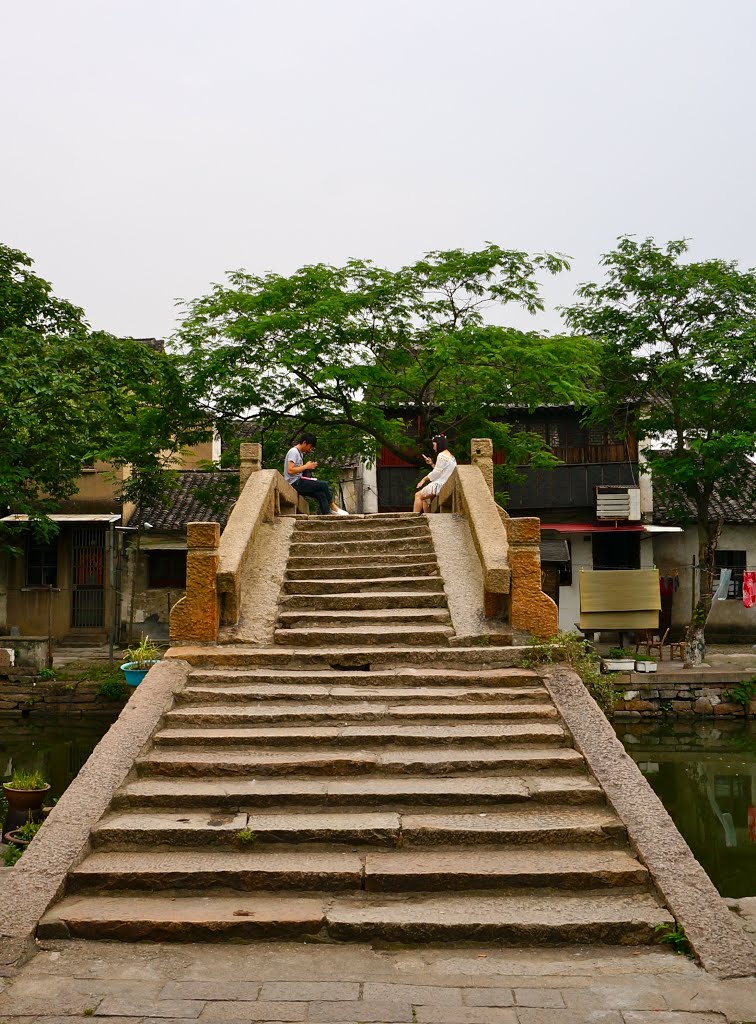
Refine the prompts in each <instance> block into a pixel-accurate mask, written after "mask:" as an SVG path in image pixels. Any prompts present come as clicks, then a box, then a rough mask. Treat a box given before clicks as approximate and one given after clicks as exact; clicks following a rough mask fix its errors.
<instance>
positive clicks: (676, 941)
mask: <svg viewBox="0 0 756 1024" xmlns="http://www.w3.org/2000/svg"><path fill="white" fill-rule="evenodd" d="M654 932H655V933H656V935H657V937H658V939H659V942H665V943H666V944H667V945H668V946H671V947H672V949H674V951H675V953H680V954H684V955H685V956H693V953H692V951H691V948H690V943H689V942H688V939H687V937H686V935H685V932H684V931H683V930H682V928H681V927H680V925H679V924H674V925H673V924H657V925H656V927H655V928H654Z"/></svg>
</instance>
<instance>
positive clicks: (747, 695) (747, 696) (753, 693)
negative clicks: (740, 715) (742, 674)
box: [722, 676, 756, 707]
mask: <svg viewBox="0 0 756 1024" xmlns="http://www.w3.org/2000/svg"><path fill="white" fill-rule="evenodd" d="M722 696H723V697H724V698H725V699H726V700H728V701H730V702H731V703H732V704H742V705H743V706H744V707H747V706H748V705H749V704H750V703H751V701H752V700H753V699H754V697H756V676H752V677H751V678H750V679H743V680H742V681H741V682H739V683H735V685H734V686H733V687H731V688H730V689H729V690H726V691H725V692H724V693H723V694H722Z"/></svg>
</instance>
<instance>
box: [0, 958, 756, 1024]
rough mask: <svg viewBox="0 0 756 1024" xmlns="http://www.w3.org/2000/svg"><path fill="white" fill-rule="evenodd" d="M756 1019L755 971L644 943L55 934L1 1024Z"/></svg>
mask: <svg viewBox="0 0 756 1024" xmlns="http://www.w3.org/2000/svg"><path fill="white" fill-rule="evenodd" d="M82 1017H91V1018H93V1019H94V1020H101V1021H103V1024H105V1022H107V1024H158V1022H159V1024H189V1022H200V1024H201V1022H204V1021H223V1022H225V1024H236V1022H239V1024H241V1022H245V1024H246V1022H251V1021H255V1022H258V1024H259V1022H263V1024H264V1022H268V1024H274V1022H282V1021H293V1022H308V1024H315V1022H319V1024H360V1022H364V1024H413V1022H416V1024H745V1022H748V1024H752V1022H754V1021H756V981H748V980H737V981H717V980H714V979H712V978H710V977H709V976H708V975H707V974H705V973H704V972H703V971H702V970H701V969H700V968H699V967H697V966H696V965H695V964H694V963H693V962H691V961H690V960H689V959H687V958H686V957H683V956H675V955H674V954H673V953H672V952H668V951H666V950H663V949H655V948H648V947H640V948H639V947H619V948H612V947H596V946H582V947H581V946H571V947H569V948H564V949H560V948H558V947H557V948H553V949H541V950H522V949H502V948H494V947H490V946H486V947H455V946H451V945H449V946H445V947H443V948H435V949H427V948H423V949H420V950H418V949H402V950H377V949H373V948H371V947H369V946H365V945H359V944H350V945H345V946H343V945H308V944H302V943H286V942H281V943H250V944H244V945H230V944H222V945H221V944H218V945H211V944H191V945H176V944H170V945H166V944H159V943H155V944H147V943H144V944H138V945H136V944H129V943H116V942H86V941H68V942H60V943H55V942H47V943H43V944H41V945H40V950H39V952H38V953H37V955H36V956H35V957H34V958H33V959H32V960H31V961H30V962H29V963H28V964H26V965H25V966H24V967H23V968H22V969H21V970H20V971H19V972H18V973H17V974H16V975H15V976H14V977H12V978H10V977H8V978H0V1024H21V1022H23V1024H71V1021H72V1019H74V1018H77V1019H81V1018H82Z"/></svg>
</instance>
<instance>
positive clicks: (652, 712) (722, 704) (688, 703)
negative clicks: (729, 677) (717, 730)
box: [614, 675, 756, 719]
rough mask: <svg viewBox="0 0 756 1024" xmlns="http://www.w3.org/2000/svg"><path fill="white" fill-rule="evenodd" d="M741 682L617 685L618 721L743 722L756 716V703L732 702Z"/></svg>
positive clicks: (664, 681)
mask: <svg viewBox="0 0 756 1024" xmlns="http://www.w3.org/2000/svg"><path fill="white" fill-rule="evenodd" d="M739 681H740V678H735V679H734V680H733V681H730V682H715V681H713V680H711V681H709V680H705V679H691V680H690V681H688V680H685V679H684V678H683V679H682V680H681V679H677V678H675V677H674V676H671V677H668V678H665V677H664V676H661V675H660V677H659V678H658V679H653V678H652V679H651V681H648V676H642V677H640V679H635V680H633V681H631V682H621V683H617V684H615V692H616V694H617V699H616V702H615V705H614V712H615V715H616V716H617V717H618V718H622V719H630V718H661V717H663V716H665V715H670V716H681V717H692V716H709V717H710V716H712V715H713V716H715V717H717V718H722V717H724V718H744V717H745V716H746V715H752V716H756V699H755V700H752V701H750V703H749V704H748V705H745V704H740V703H736V702H735V701H733V700H732V699H731V691H732V688H733V686H735V685H736V684H737V683H738V682H739Z"/></svg>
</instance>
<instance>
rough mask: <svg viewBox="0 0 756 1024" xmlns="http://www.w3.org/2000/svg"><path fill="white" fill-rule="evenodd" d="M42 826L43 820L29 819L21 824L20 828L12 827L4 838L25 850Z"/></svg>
mask: <svg viewBox="0 0 756 1024" xmlns="http://www.w3.org/2000/svg"><path fill="white" fill-rule="evenodd" d="M41 828H42V822H41V821H31V820H29V821H27V822H24V824H23V825H19V827H18V828H14V829H11V831H10V832H6V833H5V835H4V836H3V838H4V839H5V841H6V843H13V845H14V846H18V847H20V849H22V850H25V849H26V847H27V846H28V845H29V843H30V842H31V841H32V839H33V838H34V837H35V836H36V834H37V832H39V830H40V829H41Z"/></svg>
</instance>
